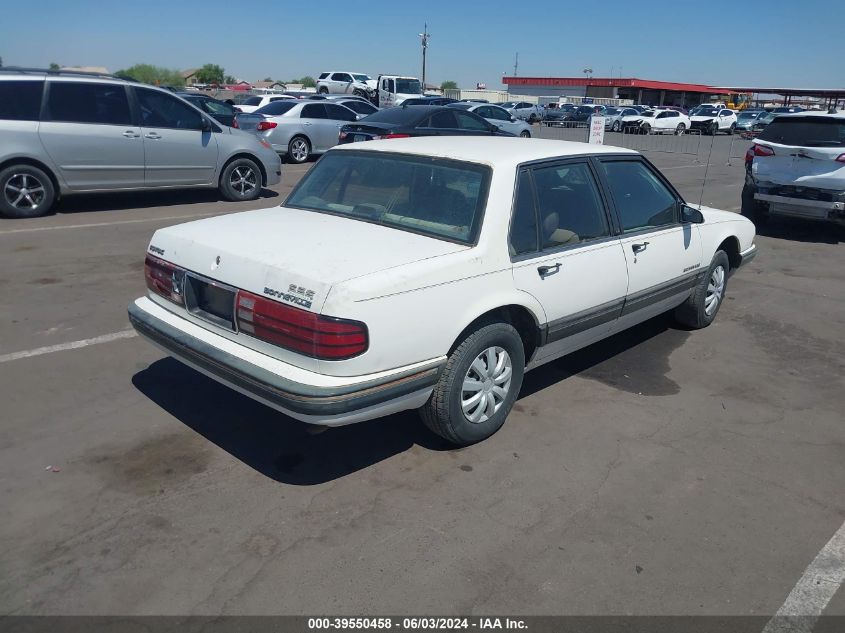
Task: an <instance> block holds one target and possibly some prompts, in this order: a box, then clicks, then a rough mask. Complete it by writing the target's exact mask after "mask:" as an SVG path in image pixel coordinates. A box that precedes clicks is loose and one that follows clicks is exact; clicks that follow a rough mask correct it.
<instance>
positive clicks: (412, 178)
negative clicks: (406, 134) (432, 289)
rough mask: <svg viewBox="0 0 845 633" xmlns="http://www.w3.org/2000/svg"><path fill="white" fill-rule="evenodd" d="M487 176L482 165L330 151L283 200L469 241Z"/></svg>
mask: <svg viewBox="0 0 845 633" xmlns="http://www.w3.org/2000/svg"><path fill="white" fill-rule="evenodd" d="M489 182H490V169H489V168H488V167H485V166H483V165H476V164H473V163H465V162H461V161H454V160H448V159H442V158H425V157H419V156H404V155H398V154H386V153H383V152H360V151H358V152H356V151H334V152H329V153H328V154H326V155H325V156H324V157H323V158H322V159H321V160H320V161H319V162H317V164H316V165H314V167H313V168H311V171H309V172H308V174H307V175H306V176H305V177H304V178H303V179H302V180H301V181H300V183H299V185H298V186H297V187H296V189H294V190H293V192H292V193H291V194H290V196H289V197H288V199H287V200H286V201H285V206H288V207H295V208H297V209H308V210H311V211H318V212H321V213H330V214H332V215H340V216H343V217H348V218H354V219H356V220H362V221H365V222H371V223H373V224H380V225H382V226H389V227H392V228H397V229H400V230H403V231H410V232H412V233H420V234H423V235H427V236H430V237H435V238H439V239H446V240H449V241H454V242H461V243H464V244H469V243H472V242H474V241H475V238H476V236H477V235H478V231H479V227H480V225H481V216H482V214H483V211H484V205H485V203H486V198H487V188H488V184H489Z"/></svg>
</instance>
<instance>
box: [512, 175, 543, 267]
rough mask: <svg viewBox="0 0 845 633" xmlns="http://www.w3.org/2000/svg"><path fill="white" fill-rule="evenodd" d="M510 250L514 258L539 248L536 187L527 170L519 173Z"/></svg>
mask: <svg viewBox="0 0 845 633" xmlns="http://www.w3.org/2000/svg"><path fill="white" fill-rule="evenodd" d="M508 241H509V244H508V250H509V251H510V254H511V256H512V257H515V256H517V255H524V254H526V253H534V252H536V251H537V250H539V249H538V246H537V210H536V208H535V206H534V187H533V184H532V182H531V174H530V173H529V171H528V170H527V169H524V170H522V171H521V172H519V178H518V179H517V184H516V196H515V197H514V206H513V216H512V217H511V230H510V236H509V239H508Z"/></svg>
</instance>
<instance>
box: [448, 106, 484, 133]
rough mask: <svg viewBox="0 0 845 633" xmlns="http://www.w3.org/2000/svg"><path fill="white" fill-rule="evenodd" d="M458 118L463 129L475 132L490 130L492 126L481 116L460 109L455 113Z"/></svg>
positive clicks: (459, 125)
mask: <svg viewBox="0 0 845 633" xmlns="http://www.w3.org/2000/svg"><path fill="white" fill-rule="evenodd" d="M454 116H455V117H457V119H458V127H459V128H460V129H462V130H470V131H473V132H489V131H490V127H489V126H488V125H487V123H485V122H484V121H483V120H482V119H481V117H479V116H477V115H472V114H470V113H469V112H464V111H462V110H459V111H458V112H455V113H454Z"/></svg>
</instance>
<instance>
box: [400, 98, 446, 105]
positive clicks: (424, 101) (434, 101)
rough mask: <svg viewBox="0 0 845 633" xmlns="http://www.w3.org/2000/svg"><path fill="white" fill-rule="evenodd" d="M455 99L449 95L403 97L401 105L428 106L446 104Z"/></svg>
mask: <svg viewBox="0 0 845 633" xmlns="http://www.w3.org/2000/svg"><path fill="white" fill-rule="evenodd" d="M456 102H457V99H450V98H449V97H415V98H413V99H405V100H404V101H403V102H402V105H409V106H411V105H413V106H418V105H429V106H440V105H448V104H450V103H456Z"/></svg>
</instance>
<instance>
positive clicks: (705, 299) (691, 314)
mask: <svg viewBox="0 0 845 633" xmlns="http://www.w3.org/2000/svg"><path fill="white" fill-rule="evenodd" d="M730 270H731V263H730V260H729V259H728V255H727V253H725V251H716V254H715V255H713V259H712V261H711V262H710V268H709V269H708V270H707V273H706V274H705V275H704V277H702V279H701V281H699V282H698V284H697V285H696V286H695V288H694V289H693V291H692V294H690V296H689V298H688V299H687V300H686V301H684V302H683V303H682V304H681V305H680V306H678V307H677V308H676V309H675V319H677V320H678V321H679V322H680V323H682V324H683V325H686V326H688V327H691V328H695V329H700V328H703V327H707V326H708V325H710V324H711V323H712V322H713V319H715V318H716V314H717V313H718V312H719V308H720V307H721V305H722V301H723V300H724V298H725V292H726V291H727V289H728V274H729V273H730Z"/></svg>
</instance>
